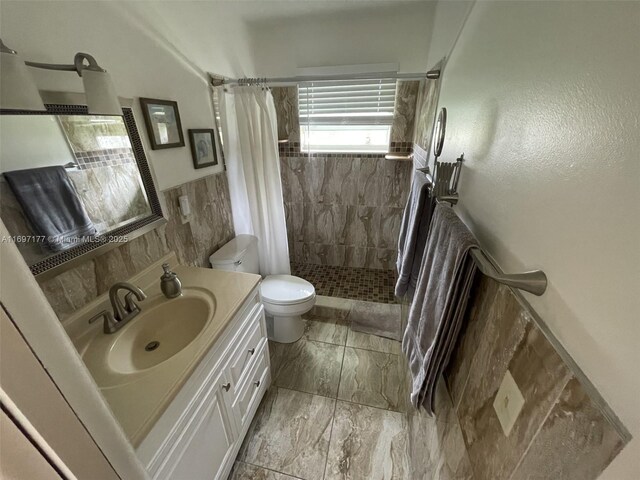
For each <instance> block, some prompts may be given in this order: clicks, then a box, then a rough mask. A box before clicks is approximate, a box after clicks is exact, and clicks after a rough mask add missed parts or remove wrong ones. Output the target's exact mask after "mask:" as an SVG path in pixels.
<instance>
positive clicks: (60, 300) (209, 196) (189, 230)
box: [40, 173, 234, 320]
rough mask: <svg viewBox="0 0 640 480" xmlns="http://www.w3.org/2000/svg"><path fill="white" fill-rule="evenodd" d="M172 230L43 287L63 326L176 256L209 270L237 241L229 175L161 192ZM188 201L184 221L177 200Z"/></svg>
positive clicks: (161, 231)
mask: <svg viewBox="0 0 640 480" xmlns="http://www.w3.org/2000/svg"><path fill="white" fill-rule="evenodd" d="M161 195H163V196H164V199H165V207H166V208H165V211H164V214H165V217H166V218H167V224H166V225H163V226H162V227H159V228H157V229H155V230H153V231H151V232H148V233H146V234H145V235H142V236H140V237H138V238H135V239H133V240H131V241H130V242H128V243H125V244H123V245H122V246H119V247H117V248H115V249H113V250H111V251H109V252H107V253H105V254H104V255H101V256H99V257H96V258H94V259H92V260H88V261H86V262H84V263H82V264H80V265H78V266H77V267H75V268H73V269H71V270H67V271H66V272H63V273H61V274H60V275H58V276H56V277H54V278H52V279H49V280H45V281H42V282H41V283H40V286H41V287H42V290H43V291H44V293H45V295H46V297H47V299H48V300H49V302H50V303H51V306H52V307H53V309H54V311H55V312H56V314H57V315H58V318H60V319H61V320H63V319H65V318H66V317H67V316H69V315H70V314H72V313H73V312H74V311H75V310H77V309H78V308H81V307H82V306H84V305H86V304H87V303H89V302H91V301H92V300H94V299H95V298H96V297H97V296H99V295H102V294H103V293H105V292H106V291H108V289H109V287H110V286H111V285H113V284H114V283H116V282H118V281H123V280H125V279H127V278H129V277H131V276H133V275H135V274H136V273H138V272H140V271H141V270H143V269H144V268H146V267H148V266H149V265H151V264H152V263H153V262H155V261H156V260H158V259H159V258H160V257H162V256H163V255H165V254H167V253H169V252H170V251H175V252H176V255H177V257H178V260H179V261H180V263H181V264H184V265H194V266H199V267H208V266H209V255H211V253H213V252H214V251H215V250H216V249H218V248H219V247H221V246H222V245H224V244H225V243H226V242H228V241H229V240H231V238H233V236H234V231H233V222H232V218H231V200H230V198H229V186H228V183H227V177H226V175H225V174H224V173H220V174H217V175H211V176H209V177H205V178H201V179H198V180H195V181H193V182H189V183H186V184H184V185H181V186H179V187H176V188H172V189H170V190H166V191H164V192H161ZM181 195H187V196H188V197H189V201H190V203H191V211H192V213H191V215H190V216H189V217H182V215H181V214H180V211H179V207H178V197H179V196H181Z"/></svg>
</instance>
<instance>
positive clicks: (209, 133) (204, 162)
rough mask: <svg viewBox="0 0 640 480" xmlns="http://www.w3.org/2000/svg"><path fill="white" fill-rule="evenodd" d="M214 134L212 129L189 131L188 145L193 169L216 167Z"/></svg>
mask: <svg viewBox="0 0 640 480" xmlns="http://www.w3.org/2000/svg"><path fill="white" fill-rule="evenodd" d="M214 136H215V132H214V131H213V129H212V128H201V129H190V130H189V143H191V156H192V157H193V166H194V168H204V167H212V166H214V165H218V155H217V153H216V142H215V141H214Z"/></svg>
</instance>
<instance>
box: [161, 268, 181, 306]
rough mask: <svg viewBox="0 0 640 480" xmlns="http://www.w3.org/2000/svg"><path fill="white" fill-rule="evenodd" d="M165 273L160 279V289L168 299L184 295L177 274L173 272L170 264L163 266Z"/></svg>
mask: <svg viewBox="0 0 640 480" xmlns="http://www.w3.org/2000/svg"><path fill="white" fill-rule="evenodd" d="M162 269H163V270H164V273H163V274H162V276H161V277H160V289H161V290H162V293H163V294H164V296H165V297H167V298H176V297H179V296H180V295H182V284H181V283H180V279H179V278H178V275H176V274H175V272H172V271H171V269H170V268H169V264H168V263H164V264H163V265H162Z"/></svg>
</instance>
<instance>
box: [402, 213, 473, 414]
mask: <svg viewBox="0 0 640 480" xmlns="http://www.w3.org/2000/svg"><path fill="white" fill-rule="evenodd" d="M474 246H477V241H476V239H475V238H474V237H473V235H472V234H471V232H469V230H468V229H467V227H466V226H465V225H464V223H462V221H461V220H460V219H459V218H458V216H457V215H456V214H455V212H454V211H453V209H452V208H451V207H449V206H447V205H444V204H438V205H436V207H435V209H434V214H433V219H432V222H431V228H430V230H429V237H428V239H427V246H426V250H425V253H424V256H423V258H422V267H421V269H420V277H419V279H418V285H417V288H416V291H415V295H414V298H413V302H412V304H411V307H410V310H409V319H408V322H407V327H406V330H405V332H404V337H403V341H402V350H403V352H404V353H405V355H406V356H407V359H408V361H409V370H410V372H411V376H412V388H411V402H412V404H413V405H414V406H415V407H418V406H419V405H423V406H424V407H425V409H426V411H427V412H428V413H429V414H433V408H434V407H433V404H434V393H435V385H436V382H437V380H438V377H439V375H441V374H442V372H443V371H444V368H445V367H446V365H447V362H448V361H449V357H450V356H451V352H452V349H453V348H454V346H455V343H456V339H457V336H458V334H459V332H460V327H461V324H462V320H463V317H464V313H465V309H466V305H467V300H468V297H469V291H470V288H471V283H472V281H473V276H474V275H475V272H476V267H475V263H474V261H473V259H472V258H471V256H470V255H469V250H470V249H471V248H472V247H474Z"/></svg>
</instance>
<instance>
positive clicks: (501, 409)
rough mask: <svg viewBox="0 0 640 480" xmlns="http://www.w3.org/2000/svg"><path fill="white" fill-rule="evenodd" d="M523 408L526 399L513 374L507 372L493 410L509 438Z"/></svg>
mask: <svg viewBox="0 0 640 480" xmlns="http://www.w3.org/2000/svg"><path fill="white" fill-rule="evenodd" d="M523 406H524V397H523V396H522V393H521V392H520V389H519V388H518V385H517V384H516V381H515V380H514V379H513V376H512V375H511V372H510V371H509V370H507V373H506V374H505V376H504V378H503V379H502V383H501V384H500V388H499V389H498V393H497V394H496V398H495V400H494V401H493V409H494V410H495V411H496V414H497V415H498V420H499V421H500V426H502V431H503V432H504V434H505V435H506V436H507V437H508V436H509V434H510V433H511V429H512V428H513V425H514V424H515V423H516V420H517V418H518V415H519V414H520V411H521V410H522V407H523Z"/></svg>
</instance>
